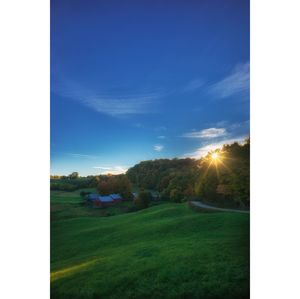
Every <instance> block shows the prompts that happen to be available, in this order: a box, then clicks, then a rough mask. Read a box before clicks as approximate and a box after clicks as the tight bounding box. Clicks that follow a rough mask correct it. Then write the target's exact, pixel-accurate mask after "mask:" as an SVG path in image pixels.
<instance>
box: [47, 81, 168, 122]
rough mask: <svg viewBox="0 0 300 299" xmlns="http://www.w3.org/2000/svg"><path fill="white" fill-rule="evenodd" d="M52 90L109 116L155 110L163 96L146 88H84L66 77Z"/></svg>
mask: <svg viewBox="0 0 300 299" xmlns="http://www.w3.org/2000/svg"><path fill="white" fill-rule="evenodd" d="M53 92H55V93H57V94H59V95H60V96H62V97H65V98H68V99H71V100H74V101H77V102H79V103H81V104H82V105H85V106H87V107H89V108H91V109H93V110H95V111H97V112H100V113H104V114H108V115H111V116H122V115H130V114H145V113H151V112H155V105H156V104H157V100H158V99H159V98H161V97H162V96H164V93H163V92H161V91H160V92H153V91H148V90H142V91H133V92H132V91H128V90H122V91H120V90H116V89H115V90H107V91H103V90H101V89H99V88H98V87H96V88H86V87H85V86H82V85H81V84H78V83H77V82H75V81H72V80H71V79H69V78H67V77H63V78H61V80H60V81H59V83H57V84H55V89H54V90H53Z"/></svg>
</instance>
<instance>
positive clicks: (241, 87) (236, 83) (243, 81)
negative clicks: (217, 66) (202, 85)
mask: <svg viewBox="0 0 300 299" xmlns="http://www.w3.org/2000/svg"><path fill="white" fill-rule="evenodd" d="M249 85H250V66H249V63H248V62H247V63H244V64H239V65H237V66H236V67H235V68H234V69H233V71H232V72H231V73H230V74H229V75H228V76H226V77H225V78H223V79H221V80H220V81H218V82H216V83H213V84H211V85H210V86H209V87H208V93H209V94H210V95H212V96H214V97H216V98H220V99H223V98H228V97H231V96H233V95H239V94H240V95H244V96H247V95H248V93H249V87H250V86H249Z"/></svg>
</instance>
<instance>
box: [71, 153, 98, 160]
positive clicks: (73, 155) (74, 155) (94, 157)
mask: <svg viewBox="0 0 300 299" xmlns="http://www.w3.org/2000/svg"><path fill="white" fill-rule="evenodd" d="M68 155H70V156H71V157H73V158H88V159H96V158H98V157H97V156H93V155H86V154H76V153H75V154H74V153H69V154H68Z"/></svg>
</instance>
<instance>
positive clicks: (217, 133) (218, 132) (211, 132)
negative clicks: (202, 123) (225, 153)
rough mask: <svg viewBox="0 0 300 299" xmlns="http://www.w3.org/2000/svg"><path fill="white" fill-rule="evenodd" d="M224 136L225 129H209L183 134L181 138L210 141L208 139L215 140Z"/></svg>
mask: <svg viewBox="0 0 300 299" xmlns="http://www.w3.org/2000/svg"><path fill="white" fill-rule="evenodd" d="M226 134H227V131H226V129H225V128H209V129H204V130H201V131H195V132H190V133H185V134H183V135H182V137H185V138H204V139H210V138H217V137H221V136H225V135H226Z"/></svg>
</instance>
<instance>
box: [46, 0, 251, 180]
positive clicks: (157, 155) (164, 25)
mask: <svg viewBox="0 0 300 299" xmlns="http://www.w3.org/2000/svg"><path fill="white" fill-rule="evenodd" d="M116 3H117V5H116ZM153 16H155V18H153ZM70 24H72V25H70ZM51 58H52V59H51V171H50V172H51V174H53V175H67V174H69V173H72V172H74V171H76V172H79V174H80V175H81V176H87V175H99V174H105V173H108V172H109V173H113V174H116V173H117V172H125V171H126V170H127V169H128V168H129V167H132V166H133V165H135V164H137V163H139V162H141V161H145V160H154V159H162V158H166V159H172V158H184V157H186V158H188V157H190V158H200V157H202V156H204V155H205V154H206V153H207V152H208V151H210V150H213V149H215V148H218V147H221V146H222V145H223V144H227V143H232V142H234V141H237V142H242V141H243V140H245V139H246V138H247V137H249V135H250V128H249V116H250V109H249V80H250V74H249V73H250V67H249V60H250V57H249V1H234V0H233V1H226V3H224V1H221V0H220V1H214V2H211V1H201V2H197V3H195V2H194V1H186V2H184V3H182V2H173V3H172V6H168V5H167V4H166V3H151V2H147V1H144V2H139V1H128V2H126V3H124V2H122V1H116V2H114V3H107V2H101V1H99V2H95V1H85V2H84V3H83V2H82V1H79V2H77V1H56V0H54V1H51Z"/></svg>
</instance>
